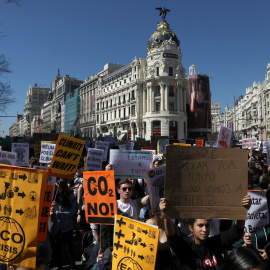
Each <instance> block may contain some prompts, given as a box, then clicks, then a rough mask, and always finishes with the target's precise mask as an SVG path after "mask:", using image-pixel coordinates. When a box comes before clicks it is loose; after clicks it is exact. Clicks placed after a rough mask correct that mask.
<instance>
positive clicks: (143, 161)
mask: <svg viewBox="0 0 270 270" xmlns="http://www.w3.org/2000/svg"><path fill="white" fill-rule="evenodd" d="M151 163H152V152H151V151H146V150H144V151H137V150H130V151H128V150H114V149H111V150H110V164H112V166H113V169H114V175H115V177H116V178H136V179H140V178H145V172H146V171H147V170H149V168H150V164H151Z"/></svg>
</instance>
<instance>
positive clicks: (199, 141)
mask: <svg viewBox="0 0 270 270" xmlns="http://www.w3.org/2000/svg"><path fill="white" fill-rule="evenodd" d="M195 143H196V146H200V147H203V144H204V140H198V139H197V140H195Z"/></svg>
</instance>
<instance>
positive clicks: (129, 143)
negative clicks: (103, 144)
mask: <svg viewBox="0 0 270 270" xmlns="http://www.w3.org/2000/svg"><path fill="white" fill-rule="evenodd" d="M124 145H125V146H126V150H133V149H134V142H125V143H124Z"/></svg>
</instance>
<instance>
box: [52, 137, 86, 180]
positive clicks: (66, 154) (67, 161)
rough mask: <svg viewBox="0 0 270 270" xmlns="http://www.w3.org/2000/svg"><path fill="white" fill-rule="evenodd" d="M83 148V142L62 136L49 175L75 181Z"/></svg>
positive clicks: (59, 138)
mask: <svg viewBox="0 0 270 270" xmlns="http://www.w3.org/2000/svg"><path fill="white" fill-rule="evenodd" d="M83 147H84V141H83V140H79V139H76V138H73V137H70V136H67V135H63V134H60V135H59V137H58V140H57V143H56V147H55V150H54V155H53V158H52V161H51V166H50V168H49V175H52V176H56V177H62V178H67V179H73V177H74V174H75V172H76V170H77V167H78V164H79V161H80V158H81V155H82V151H83Z"/></svg>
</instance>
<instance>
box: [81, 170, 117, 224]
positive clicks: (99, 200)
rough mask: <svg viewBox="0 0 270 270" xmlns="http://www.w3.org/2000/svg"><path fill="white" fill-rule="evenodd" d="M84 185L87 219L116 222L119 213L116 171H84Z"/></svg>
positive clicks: (103, 222)
mask: <svg viewBox="0 0 270 270" xmlns="http://www.w3.org/2000/svg"><path fill="white" fill-rule="evenodd" d="M83 187H84V200H85V219H86V221H87V222H88V223H96V224H114V217H115V215H116V214H117V205H116V191H115V180H114V171H95V172H94V171H93V172H84V173H83Z"/></svg>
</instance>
